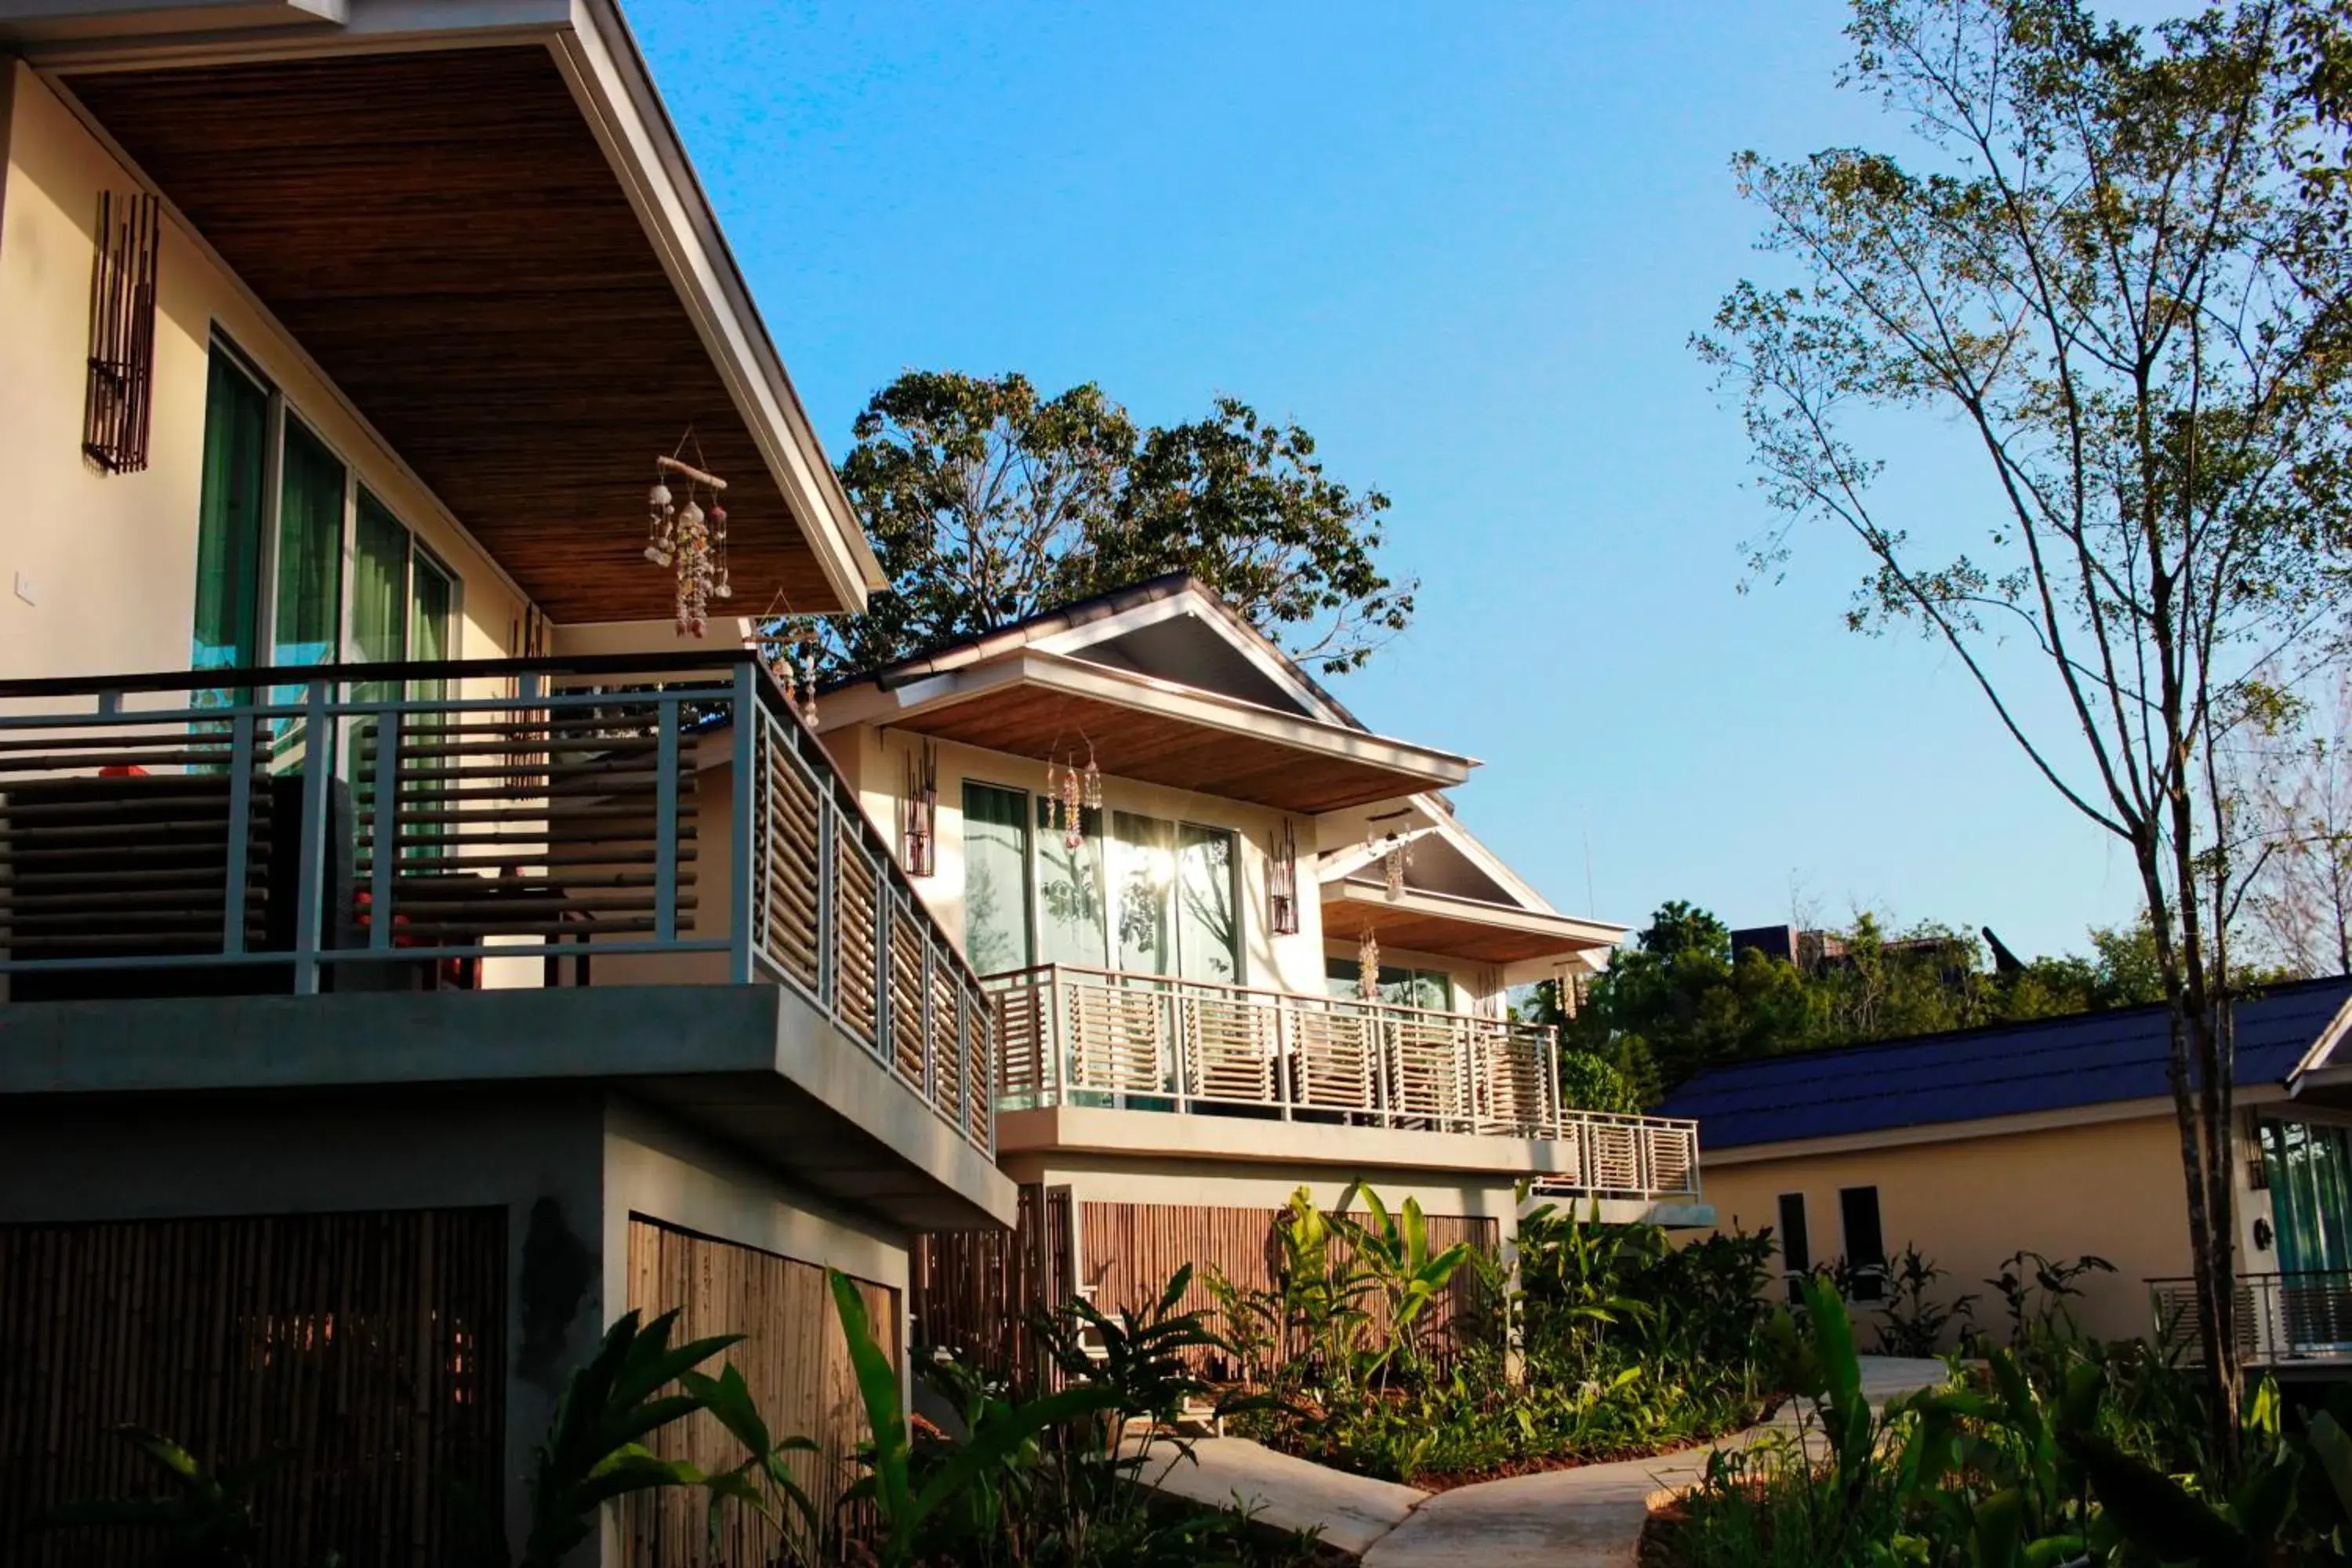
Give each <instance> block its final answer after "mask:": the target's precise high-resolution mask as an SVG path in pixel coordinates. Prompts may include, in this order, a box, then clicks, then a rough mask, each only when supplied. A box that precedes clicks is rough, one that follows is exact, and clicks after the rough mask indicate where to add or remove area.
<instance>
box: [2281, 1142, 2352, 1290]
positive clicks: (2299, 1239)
mask: <svg viewBox="0 0 2352 1568" xmlns="http://www.w3.org/2000/svg"><path fill="white" fill-rule="evenodd" d="M2261 1125H2262V1135H2263V1166H2264V1168H2265V1173H2266V1174H2267V1175H2268V1176H2269V1178H2270V1185H2271V1210H2272V1222H2273V1225H2274V1226H2276V1228H2277V1232H2278V1258H2279V1269H2280V1271H2281V1272H2282V1273H2286V1274H2301V1273H2305V1272H2307V1271H2313V1270H2320V1269H2340V1268H2352V1139H2347V1136H2346V1130H2345V1129H2343V1128H2341V1127H2330V1126H2326V1125H2325V1124H2322V1123H2316V1122H2309V1121H2264V1122H2263V1123H2262V1124H2261Z"/></svg>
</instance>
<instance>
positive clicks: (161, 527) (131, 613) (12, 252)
mask: <svg viewBox="0 0 2352 1568" xmlns="http://www.w3.org/2000/svg"><path fill="white" fill-rule="evenodd" d="M0 72H7V73H9V74H10V77H11V81H12V84H13V88H14V104H13V109H11V110H9V113H10V125H9V130H10V134H9V136H8V138H7V165H6V172H5V173H6V177H5V189H0V473H5V474H6V475H7V476H8V487H9V518H10V521H9V524H8V527H7V530H6V532H5V552H0V555H5V558H0V673H5V674H6V675H8V676H18V677H30V676H53V675H58V676H61V675H90V674H102V673H121V672H129V671H138V670H162V669H184V668H187V667H188V663H189V656H190V639H191V630H192V623H193V618H194V602H195V589H194V583H195V554H196V518H197V505H198V497H199V495H200V494H201V492H202V489H203V478H202V476H203V455H204V425H205V381H206V374H207V365H208V356H209V345H210V342H211V337H212V333H213V331H214V329H215V327H217V328H218V329H219V330H220V331H222V332H224V333H226V335H227V336H228V337H229V338H231V339H232V340H233V341H234V342H236V345H237V347H238V348H239V349H241V350H242V351H243V352H244V353H245V354H246V356H247V358H248V359H250V360H252V361H253V362H255V363H256V364H257V366H258V367H259V368H260V370H261V371H262V373H263V374H265V375H266V376H268V379H269V380H270V381H271V382H273V383H274V384H276V385H277V386H278V388H279V390H280V391H281V392H282V393H283V394H284V395H285V398H286V401H287V404H288V405H289V407H291V408H292V409H294V410H295V411H297V412H298V413H299V414H300V415H301V416H302V417H303V419H304V420H305V422H306V423H308V424H309V425H310V427H311V428H312V429H313V430H314V431H316V432H317V433H318V435H319V436H320V437H321V438H323V439H324V440H325V441H326V443H327V444H328V446H330V447H332V448H333V449H334V450H335V452H336V453H337V454H338V455H339V456H340V457H341V458H342V459H343V460H344V462H345V463H346V464H347V465H348V466H350V467H351V468H352V469H353V470H354V471H355V472H356V474H357V476H358V478H359V479H360V481H361V482H362V483H363V484H365V485H366V486H367V487H368V488H369V489H372V490H373V491H374V492H375V493H376V495H377V496H378V497H379V498H380V499H381V500H383V502H384V503H385V504H386V505H387V506H389V507H390V508H391V509H392V510H394V512H395V513H396V514H397V515H398V516H399V517H400V519H401V521H404V522H405V523H406V524H407V525H408V526H409V527H410V528H411V529H413V530H415V532H416V534H417V536H418V537H419V538H420V539H422V540H423V541H424V542H425V545H426V546H427V547H428V548H430V549H431V550H432V551H433V552H434V553H435V554H436V555H437V556H439V557H440V559H441V560H442V562H443V563H445V564H446V565H447V566H448V567H449V568H450V569H451V570H452V571H454V572H455V573H457V575H458V577H459V579H460V588H459V594H458V601H459V605H460V606H461V611H462V623H463V624H462V625H461V626H460V627H459V628H458V629H457V635H456V637H455V638H454V639H453V640H454V647H453V650H452V651H453V653H454V654H456V655H457V657H461V658H488V657H493V656H495V655H497V654H499V653H502V652H504V651H506V645H507V642H508V637H509V626H511V625H512V623H513V622H514V621H515V619H516V618H517V616H519V615H520V603H519V601H518V600H517V598H516V597H515V595H514V594H513V591H512V590H511V588H510V587H509V585H508V584H507V583H506V582H505V580H504V579H503V578H502V577H501V576H499V574H498V573H497V572H496V571H495V570H494V568H493V567H492V566H491V565H490V563H489V562H488V557H487V556H486V555H484V554H483V553H482V552H480V551H479V550H478V549H477V548H476V547H475V546H474V545H473V544H472V543H471V542H469V541H468V540H467V539H466V538H465V537H464V535H463V534H462V533H461V532H460V531H459V530H458V529H457V526H456V525H455V521H454V520H452V519H451V518H450V517H449V516H448V515H447V514H446V512H445V511H444V510H442V508H441V507H440V505H439V504H438V503H437V502H436V501H435V500H433V498H432V497H431V495H430V494H429V493H427V492H426V491H425V489H424V488H423V487H422V486H421V485H420V484H418V483H417V482H416V481H415V479H413V478H412V477H411V476H410V475H409V474H408V473H407V472H406V471H405V470H404V468H402V467H401V465H400V464H399V462H398V460H397V459H396V458H395V456H394V454H393V453H392V452H391V451H390V450H389V449H387V448H386V447H384V446H383V444H382V443H381V442H379V441H377V440H376V439H375V438H374V437H373V436H371V435H370V434H368V432H367V431H366V429H365V428H364V427H363V426H362V424H361V423H360V421H359V420H358V419H356V418H354V417H353V416H352V413H351V412H350V411H349V410H348V409H347V408H346V407H345V406H344V405H342V403H341V400H340V399H339V398H338V397H337V396H336V395H334V394H333V393H332V392H331V390H330V389H329V387H328V386H327V385H326V384H325V383H324V382H323V381H322V380H321V378H320V376H319V375H318V374H315V373H314V372H313V371H312V370H311V368H310V365H309V364H308V363H307V362H306V361H304V359H303V358H302V356H301V355H300V354H299V353H298V352H297V351H296V349H295V348H294V346H293V344H292V343H291V342H289V341H288V340H287V339H286V338H285V337H284V336H283V335H282V334H280V333H278V331H274V330H272V329H271V328H270V327H269V326H268V324H267V322H266V318H265V316H264V314H263V313H262V312H261V311H260V310H258V309H257V307H256V305H255V304H254V303H253V301H252V300H251V299H250V297H249V296H247V294H246V293H245V292H244V291H243V289H241V288H240V287H239V286H238V285H237V284H236V282H235V281H234V280H233V279H231V278H229V277H228V276H227V275H226V273H225V272H223V271H222V269H221V268H218V267H217V266H215V264H214V263H213V262H212V261H211V259H210V258H208V256H207V255H206V253H205V251H204V250H203V248H202V247H200V246H198V245H197V244H196V243H195V242H194V240H193V239H192V238H191V237H190V236H189V234H188V233H187V231H185V230H184V229H183V228H181V227H180V226H178V225H177V224H176V223H173V222H170V221H167V222H166V223H165V224H164V226H163V248H162V255H161V258H160V261H159V267H158V278H157V291H158V294H159V296H160V297H159V300H158V304H157V309H156V314H155V382H154V407H153V416H152V434H151V438H150V459H149V466H148V468H146V470H145V471H144V472H142V473H136V474H120V475H110V474H105V473H102V472H100V470H98V469H97V468H94V467H93V466H91V465H90V464H89V462H88V461H87V460H86V459H85V458H83V456H82V451H81V418H82V401H83V385H84V380H85V373H86V369H87V365H88V361H89V325H88V321H89V275H90V260H91V255H92V244H93V241H92V228H93V226H94V225H95V222H96V218H97V206H98V194H99V192H100V191H101V190H109V189H110V190H113V191H116V192H118V193H127V192H130V191H131V190H133V189H134V188H136V186H135V183H134V181H133V179H132V176H131V174H130V172H129V171H127V170H126V169H124V168H123V167H122V165H121V163H118V162H117V161H116V160H115V159H114V158H112V157H111V156H110V154H109V153H107V152H106V151H105V149H104V148H103V147H102V146H100V143H99V142H97V141H96V139H94V138H93V137H91V136H90V135H89V132H87V131H86V130H84V129H83V127H82V125H81V123H80V121H79V120H77V119H76V118H75V117H74V115H73V113H72V111H71V110H69V109H68V107H67V105H66V104H65V103H64V101H63V100H60V99H59V98H58V95H57V94H56V93H55V92H54V91H52V90H51V89H49V88H48V87H47V85H46V84H44V83H43V82H42V81H41V80H40V79H39V78H37V76H35V75H34V74H33V73H32V71H31V70H30V68H27V67H26V66H24V65H22V64H20V63H16V62H13V61H7V60H5V59H0ZM6 101H7V95H6V94H0V105H5V104H6ZM20 582H21V583H22V584H26V586H27V587H28V590H29V592H30V594H31V595H32V601H33V602H31V603H27V602H26V599H25V598H24V597H22V596H20V595H19V594H18V593H17V592H16V591H15V590H16V588H17V586H18V584H19V583H20Z"/></svg>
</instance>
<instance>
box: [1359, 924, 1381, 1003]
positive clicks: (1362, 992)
mask: <svg viewBox="0 0 2352 1568" xmlns="http://www.w3.org/2000/svg"><path fill="white" fill-rule="evenodd" d="M1356 994H1357V995H1359V996H1360V997H1362V998H1363V999H1364V1000H1365V1001H1367V1002H1377V1001H1379V1000H1380V999H1381V939H1380V938H1378V937H1376V936H1374V935H1373V934H1372V928H1371V927H1370V926H1366V927H1365V928H1364V934H1363V935H1362V936H1361V937H1360V938H1359V939H1357V942H1356Z"/></svg>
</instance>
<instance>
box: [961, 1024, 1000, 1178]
mask: <svg viewBox="0 0 2352 1568" xmlns="http://www.w3.org/2000/svg"><path fill="white" fill-rule="evenodd" d="M995 1016H996V1015H995V1010H994V1009H993V1008H992V1007H991V1006H989V1005H988V1003H987V1001H986V1000H985V999H984V998H982V997H978V996H974V997H971V998H970V999H969V1000H968V1001H967V1002H966V1003H965V1005H964V1015H963V1077H964V1086H965V1088H964V1095H965V1098H964V1104H963V1121H964V1131H966V1132H967V1133H968V1134H969V1135H970V1136H971V1140H972V1142H975V1143H978V1144H979V1145H980V1146H981V1147H982V1148H986V1147H987V1146H988V1130H989V1126H990V1124H991V1123H992V1121H993V1120H994V1118H995V1115H996V1110H995V1107H996V1085H995V1083H994V1081H993V1079H992V1077H991V1075H990V1072H989V1066H990V1064H991V1063H992V1061H993V1060H994V1059H995V1051H994V1049H993V1047H992V1044H991V1041H990V1036H991V1035H992V1033H993V1031H994V1029H995Z"/></svg>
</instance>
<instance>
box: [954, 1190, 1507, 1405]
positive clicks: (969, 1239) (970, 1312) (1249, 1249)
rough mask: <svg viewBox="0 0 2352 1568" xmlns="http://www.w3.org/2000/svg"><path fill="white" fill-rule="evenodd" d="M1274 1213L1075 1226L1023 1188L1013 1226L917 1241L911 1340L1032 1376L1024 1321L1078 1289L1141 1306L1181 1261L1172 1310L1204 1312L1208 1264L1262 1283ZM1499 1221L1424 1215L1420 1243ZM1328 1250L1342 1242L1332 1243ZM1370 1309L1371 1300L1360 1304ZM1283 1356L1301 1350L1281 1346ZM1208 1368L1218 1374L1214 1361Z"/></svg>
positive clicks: (1486, 1229) (1447, 1314)
mask: <svg viewBox="0 0 2352 1568" xmlns="http://www.w3.org/2000/svg"><path fill="white" fill-rule="evenodd" d="M1279 1217H1280V1211H1279V1210H1276V1209H1263V1208H1221V1207H1213V1206H1209V1205H1195V1204H1127V1203H1084V1204H1079V1205H1076V1215H1075V1219H1076V1225H1075V1227H1074V1226H1073V1224H1072V1221H1073V1213H1072V1208H1071V1200H1070V1195H1069V1193H1068V1191H1067V1189H1066V1188H1051V1189H1046V1188H1039V1187H1024V1188H1022V1189H1021V1210H1020V1215H1019V1219H1018V1221H1017V1228H1016V1229H1015V1230H1014V1232H1013V1234H1011V1235H1007V1234H1005V1233H1003V1232H1001V1231H998V1232H963V1231H958V1232H943V1233H938V1234H933V1235H928V1236H924V1237H920V1238H919V1240H918V1242H917V1244H916V1247H915V1252H914V1258H913V1264H912V1269H913V1279H914V1289H913V1309H912V1310H913V1314H914V1321H915V1332H916V1335H917V1338H918V1339H919V1341H920V1342H922V1343H923V1344H926V1345H943V1346H949V1347H952V1348H954V1349H956V1350H958V1351H961V1352H965V1353H968V1354H969V1355H971V1357H972V1358H973V1359H974V1360H975V1361H977V1362H978V1363H980V1364H981V1365H982V1366H985V1367H988V1368H991V1369H992V1370H1009V1371H1011V1372H1013V1373H1014V1374H1015V1375H1019V1376H1024V1377H1025V1376H1034V1375H1035V1374H1036V1372H1037V1369H1035V1368H1034V1366H1033V1365H1032V1364H1031V1363H1032V1353H1031V1349H1030V1346H1029V1336H1028V1331H1027V1323H1028V1320H1029V1317H1030V1315H1031V1314H1032V1313H1034V1312H1035V1311H1037V1310H1040V1309H1043V1308H1047V1307H1058V1306H1060V1305H1062V1304H1064V1303H1066V1301H1068V1300H1069V1299H1070V1298H1071V1297H1072V1296H1073V1295H1075V1294H1076V1292H1077V1290H1078V1289H1079V1288H1080V1287H1084V1288H1086V1289H1087V1297H1088V1299H1089V1300H1091V1301H1092V1302H1093V1303H1094V1305H1095V1306H1097V1308H1099V1309H1101V1310H1103V1311H1105V1312H1117V1311H1122V1310H1145V1309H1148V1308H1149V1307H1150V1306H1151V1305H1153V1304H1154V1303H1155V1302H1157V1301H1158V1300H1159V1299H1160V1292H1161V1291H1162V1290H1163V1289H1166V1288H1167V1286H1168V1282H1169V1281H1170V1280H1171V1279H1174V1278H1175V1276H1176V1271H1177V1270H1178V1269H1180V1268H1183V1267H1184V1266H1185V1265H1186V1264H1188V1263H1189V1264H1191V1265H1192V1285H1191V1288H1190V1289H1187V1290H1186V1292H1185V1293H1184V1296H1183V1298H1182V1299H1181V1300H1180V1301H1179V1302H1178V1304H1177V1310H1179V1311H1201V1312H1205V1313H1208V1314H1209V1321H1210V1322H1211V1325H1212V1326H1213V1327H1214V1328H1217V1329H1218V1330H1219V1331H1223V1328H1224V1324H1223V1321H1221V1320H1220V1319H1219V1317H1218V1316H1217V1314H1216V1313H1215V1311H1214V1307H1215V1301H1214V1300H1213V1298H1212V1297H1211V1295H1210V1293H1209V1289H1208V1286H1207V1283H1206V1281H1207V1279H1208V1275H1209V1270H1210V1268H1212V1267H1215V1268H1218V1269H1221V1270H1223V1273H1224V1275H1225V1277H1226V1278H1227V1279H1231V1280H1233V1281H1234V1284H1236V1285H1239V1286H1242V1287H1244V1289H1260V1290H1265V1289H1273V1287H1274V1284H1275V1280H1276V1259H1277V1258H1278V1256H1279V1249H1278V1247H1277V1244H1276V1239H1275V1222H1276V1219H1278V1218H1279ZM1500 1240H1501V1228H1500V1226H1498V1225H1497V1224H1496V1222H1495V1221H1494V1220H1492V1219H1486V1218H1479V1217H1469V1218H1465V1217H1461V1216H1456V1215H1430V1216H1429V1246H1430V1249H1431V1250H1432V1251H1441V1250H1443V1249H1444V1248H1445V1247H1451V1246H1452V1245H1454V1243H1455V1242H1457V1241H1467V1242H1470V1243H1472V1244H1473V1245H1475V1246H1477V1247H1483V1248H1485V1249H1486V1250H1488V1251H1492V1250H1493V1249H1494V1248H1495V1247H1497V1246H1498V1245H1500ZM1332 1246H1333V1248H1334V1253H1335V1256H1337V1257H1339V1258H1345V1257H1346V1256H1347V1244H1346V1243H1345V1242H1344V1241H1342V1240H1339V1239H1338V1238H1334V1240H1333V1243H1332ZM1469 1289H1470V1279H1469V1277H1468V1274H1467V1272H1466V1271H1465V1273H1464V1274H1463V1275H1460V1276H1457V1277H1456V1282H1455V1284H1454V1286H1452V1287H1450V1288H1449V1289H1447V1290H1446V1291H1445V1292H1444V1294H1443V1295H1441V1296H1440V1297H1439V1298H1438V1299H1437V1300H1436V1301H1435V1302H1434V1303H1433V1305H1432V1307H1431V1309H1430V1314H1429V1318H1428V1320H1427V1327H1428V1329H1429V1331H1430V1342H1431V1343H1433V1345H1435V1346H1436V1347H1438V1352H1439V1359H1440V1360H1441V1361H1443V1360H1444V1351H1445V1348H1446V1347H1447V1346H1448V1345H1449V1344H1450V1342H1451V1341H1450V1339H1449V1337H1448V1336H1447V1334H1446V1332H1445V1330H1446V1328H1447V1326H1448V1325H1450V1324H1451V1323H1452V1322H1453V1321H1454V1318H1455V1316H1456V1315H1457V1314H1458V1313H1459V1312H1460V1311H1461V1310H1462V1309H1463V1307H1464V1306H1465V1303H1466V1300H1467V1295H1468V1291H1469ZM1364 1304H1365V1306H1366V1307H1367V1308H1368V1309H1371V1310H1373V1311H1374V1315H1375V1317H1377V1315H1378V1312H1377V1307H1376V1304H1375V1303H1374V1302H1372V1301H1371V1300H1369V1299H1368V1300H1366V1302H1365V1303H1364ZM1288 1349H1290V1350H1291V1351H1293V1352H1296V1351H1297V1350H1300V1349H1303V1347H1288ZM1210 1370H1211V1371H1212V1372H1216V1371H1221V1370H1225V1369H1220V1368H1216V1367H1214V1366H1213V1367H1212V1368H1211V1369H1210Z"/></svg>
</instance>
